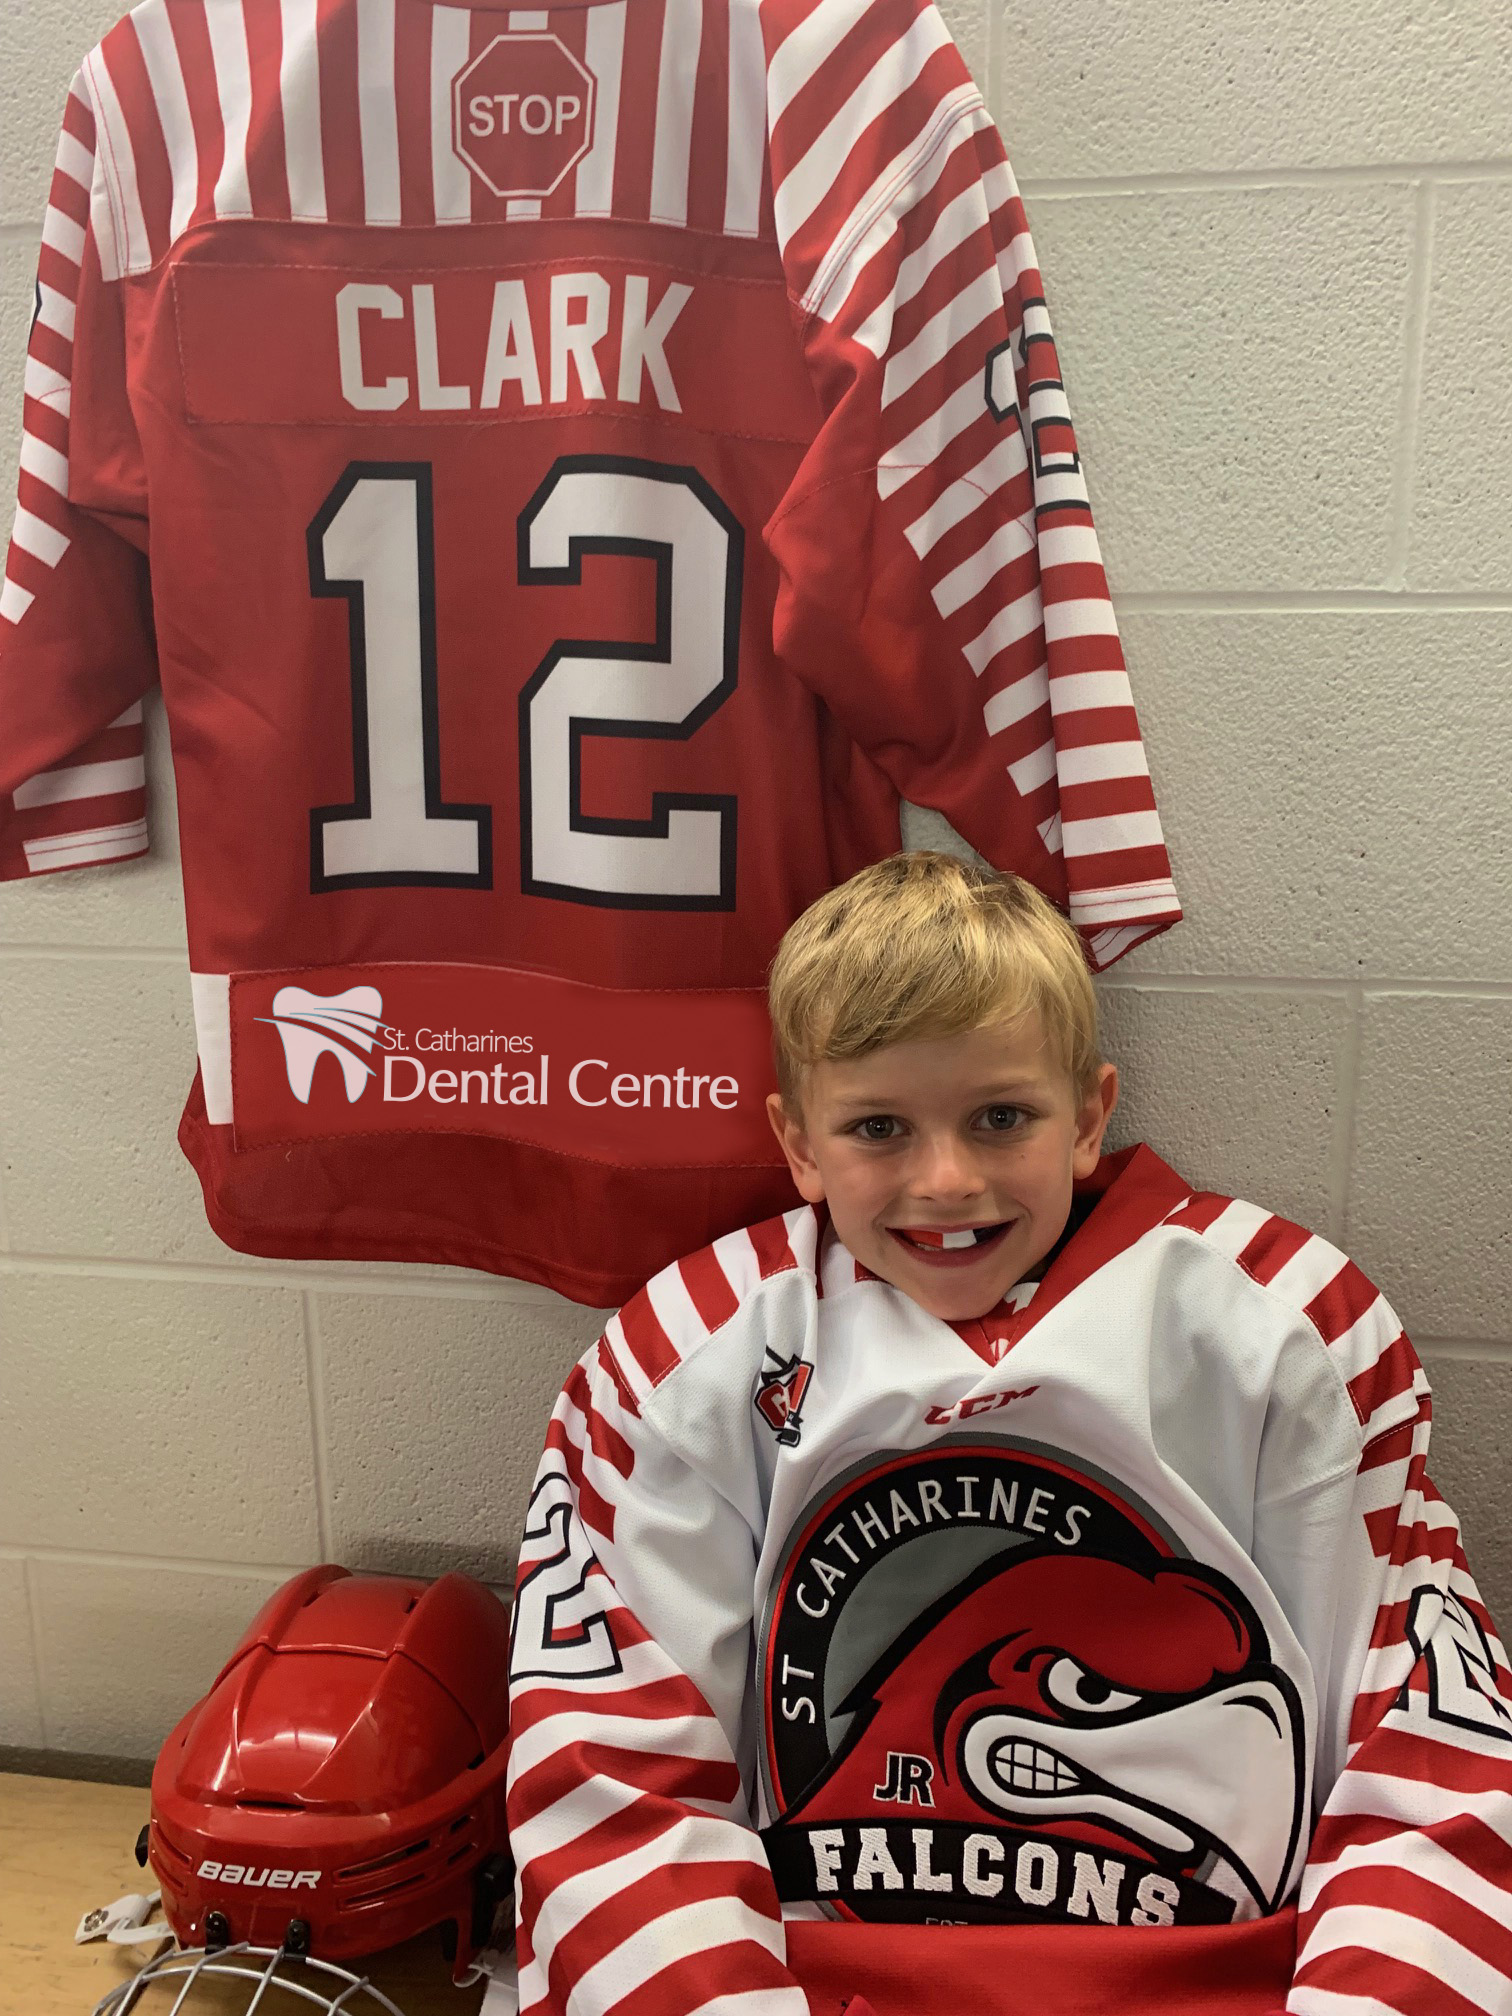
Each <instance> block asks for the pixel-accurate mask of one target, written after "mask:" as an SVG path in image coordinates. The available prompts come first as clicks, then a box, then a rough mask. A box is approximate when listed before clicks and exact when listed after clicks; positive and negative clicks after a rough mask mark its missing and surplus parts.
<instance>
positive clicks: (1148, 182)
mask: <svg viewBox="0 0 1512 2016" xmlns="http://www.w3.org/2000/svg"><path fill="white" fill-rule="evenodd" d="M1509 179H1512V160H1501V159H1498V158H1495V157H1493V158H1491V159H1489V160H1484V161H1476V160H1444V161H1351V162H1347V163H1340V164H1339V165H1338V166H1335V167H1320V168H1296V167H1290V166H1285V165H1282V164H1279V163H1278V164H1276V165H1274V166H1272V167H1254V168H1212V169H1195V170H1194V169H1191V168H1162V169H1151V170H1149V171H1147V172H1144V173H1139V172H1136V173H1133V174H1127V173H1126V174H1122V175H1045V176H1026V177H1025V178H1024V180H1023V181H1022V182H1021V183H1020V185H1019V186H1020V188H1021V189H1022V191H1023V195H1024V200H1025V202H1026V203H1028V204H1030V205H1031V206H1032V205H1033V204H1034V203H1037V202H1045V201H1055V200H1057V199H1060V198H1071V197H1077V196H1191V195H1201V194H1203V193H1204V192H1205V191H1206V190H1209V189H1326V188H1329V187H1330V186H1337V187H1341V188H1350V187H1356V188H1357V187H1359V186H1360V185H1361V184H1367V185H1368V184H1370V183H1372V182H1435V183H1437V182H1505V181H1507V180H1509ZM1033 221H1034V219H1033V214H1032V209H1031V215H1030V223H1031V224H1032V223H1033Z"/></svg>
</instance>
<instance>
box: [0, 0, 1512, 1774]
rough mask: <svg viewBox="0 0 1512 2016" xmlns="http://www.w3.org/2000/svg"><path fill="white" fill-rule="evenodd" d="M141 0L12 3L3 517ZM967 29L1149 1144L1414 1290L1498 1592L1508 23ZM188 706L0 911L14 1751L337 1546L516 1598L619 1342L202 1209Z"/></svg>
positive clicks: (1283, 20)
mask: <svg viewBox="0 0 1512 2016" xmlns="http://www.w3.org/2000/svg"><path fill="white" fill-rule="evenodd" d="M115 11H116V6H115V0H28V5H27V7H26V8H25V9H21V8H13V9H11V10H8V14H7V19H6V21H5V24H4V26H3V28H0V77H3V79H4V91H5V101H4V108H3V113H0V174H3V184H0V373H3V378H0V414H3V415H4V416H5V417H4V421H3V424H0V457H3V458H4V460H3V466H0V479H3V487H4V488H5V489H6V490H7V491H8V490H9V487H10V472H11V469H12V468H13V454H14V445H15V441H16V438H17V434H18V430H19V418H20V405H21V358H22V349H23V342H24V334H25V328H26V322H27V318H28V314H29V310H30V296H31V281H32V267H33V259H34V250H35V243H36V235H37V227H38V222H39V219H40V217H41V213H42V207H43V201H44V196H45V192H46V187H47V180H48V174H49V170H50V164H51V158H52V149H53V141H54V131H55V121H56V119H57V116H58V113H59V111H60V109H61V105H62V101H63V96H64V92H65V90H66V88H67V83H68V79H69V77H70V75H71V73H72V69H73V67H74V64H75V62H76V61H77V58H78V56H79V55H80V54H81V53H82V52H83V50H84V49H85V48H86V47H87V46H88V45H89V44H90V43H91V42H92V41H93V40H94V39H95V37H96V36H97V35H98V34H100V33H101V32H102V31H103V30H104V28H105V27H106V26H108V24H109V22H110V20H111V19H112V18H113V16H114V13H115ZM949 11H950V14H951V18H952V22H953V25H954V27H955V29H956V32H957V34H958V36H959V38H960V40H961V43H962V46H963V48H964V50H965V53H966V56H967V59H968V61H969V62H970V63H971V65H972V67H973V69H974V70H975V72H976V75H977V76H978V78H979V79H980V80H981V81H982V83H983V84H984V86H985V87H986V88H987V90H988V92H989V94H990V98H991V102H992V105H993V108H994V110H995V112H996V114H997V117H998V120H999V123H1000V125H1001V127H1002V129H1003V133H1004V136H1005V138H1006V140H1007V142H1008V147H1009V152H1010V154H1011V156H1012V158H1013V160H1014V162H1015V165H1016V167H1017V169H1018V172H1019V175H1020V178H1021V179H1022V181H1023V183H1024V185H1025V193H1026V196H1027V197H1028V200H1029V206H1030V216H1031V221H1032V223H1033V226H1034V230H1035V235H1036V238H1037V241H1038V244H1039V249H1040V254H1041V258H1042V262H1043V264H1044V267H1045V270H1046V273H1047V275H1048V283H1049V293H1050V299H1051V305H1052V309H1053V311H1054V312H1055V315H1056V322H1057V328H1058V331H1059V334H1060V338H1061V347H1062V352H1063V355H1064V358H1065V361H1066V366H1067V375H1068V379H1069V382H1070V385H1071V390H1072V397H1073V404H1074V411H1075V413H1076V416H1077V421H1078V426H1079V429H1080V432H1081V436H1082V442H1083V446H1084V449H1085V451H1086V454H1087V459H1088V463H1089V468H1090V476H1091V483H1092V489H1093V497H1094V502H1095V504H1096V506H1097V510H1098V517H1099V523H1100V525H1101V528H1102V534H1103V540H1104V549H1105V552H1106V555H1107V559H1108V564H1109V572H1110V574H1111V577H1112V581H1113V587H1114V592H1115V595H1116V597H1117V599H1118V602H1119V607H1120V610H1121V612H1122V617H1123V622H1124V627H1125V632H1126V636H1127V642H1128V649H1129V656H1130V660H1131V663H1132V669H1133V673H1134V678H1135V685H1136V692H1137V696H1138V700H1139V704H1140V712H1141V714H1142V717H1143V720H1144V725H1145V734H1146V738H1147V741H1148V743H1149V747H1150V753H1151V758H1152V762H1153V766H1154V769H1155V774H1156V780H1157V785H1158V788H1159V792H1160V799H1161V805H1162V808H1163V810H1164V813H1165V816H1166V822H1167V830H1168V832H1169V834H1170V836H1171V841H1172V852H1173V855H1174V857H1175V861H1176V866H1177V871H1178V876H1179V879H1180V883H1181V887H1182V890H1183V893H1184V895H1185V899H1186V903H1187V907H1188V922H1187V923H1186V924H1185V925H1183V926H1182V928H1181V929H1180V930H1179V931H1178V932H1176V933H1175V934H1173V935H1171V936H1170V937H1168V938H1165V939H1163V940H1161V941H1159V943H1157V944H1156V945H1155V946H1154V947H1152V948H1150V949H1148V950H1146V951H1145V952H1144V953H1142V954H1136V955H1135V956H1134V957H1133V958H1132V959H1131V960H1129V961H1128V962H1126V963H1125V964H1124V965H1123V966H1121V967H1119V968H1118V969H1117V971H1116V974H1115V976H1114V978H1113V979H1111V980H1110V981H1109V982H1108V983H1107V984H1106V986H1105V988H1104V993H1103V998H1104V1003H1105V1007H1106V1011H1107V1024H1108V1042H1109V1047H1110V1050H1111V1051H1112V1053H1113V1054H1114V1055H1115V1056H1116V1057H1117V1058H1118V1059H1119V1060H1120V1061H1121V1063H1122V1064H1123V1066H1124V1070H1125V1074H1126V1078H1125V1082H1126V1087H1127V1096H1126V1104H1125V1109H1124V1114H1123V1118H1122V1132H1123V1135H1124V1137H1125V1138H1130V1137H1132V1136H1134V1135H1136V1134H1145V1135H1147V1136H1148V1138H1150V1139H1151V1140H1152V1141H1153V1142H1154V1143H1155V1144H1156V1145H1157V1146H1159V1147H1161V1148H1162V1149H1163V1150H1164V1151H1165V1152H1166V1153H1167V1154H1168V1155H1169V1156H1170V1157H1171V1158H1172V1159H1173V1160H1174V1161H1176V1162H1177V1163H1178V1164H1179V1165H1180V1166H1181V1167H1182V1168H1183V1169H1184V1171H1185V1172H1186V1173H1187V1174H1188V1175H1189V1176H1190V1177H1192V1178H1193V1179H1196V1180H1200V1181H1201V1182H1203V1183H1205V1184H1208V1185H1211V1186H1214V1187H1219V1188H1231V1189H1237V1190H1239V1191H1241V1192H1244V1193H1246V1194H1249V1195H1251V1196H1253V1197H1255V1198H1256V1199H1258V1200H1260V1201H1263V1202H1265V1203H1268V1204H1270V1205H1271V1206H1273V1207H1274V1208H1276V1209H1278V1210H1281V1211H1285V1212H1288V1213H1290V1214H1292V1215H1294V1216H1296V1217H1298V1218H1300V1219H1301V1220H1302V1221H1303V1222H1305V1223H1306V1224H1308V1225H1311V1226H1314V1227H1316V1228H1317V1229H1319V1230H1321V1231H1323V1232H1325V1233H1327V1234H1328V1235H1329V1236H1330V1237H1332V1238H1333V1239H1335V1240H1337V1241H1339V1242H1340V1243H1341V1244H1344V1245H1346V1246H1347V1247H1348V1249H1349V1250H1350V1251H1351V1252H1352V1254H1353V1255H1354V1257H1355V1258H1356V1259H1357V1260H1358V1261H1359V1262H1360V1263H1361V1265H1362V1266H1364V1267H1365V1268H1366V1269H1367V1271H1369V1272H1370V1273H1371V1274H1372V1275H1374V1276H1375V1277H1376V1278H1377V1279H1378V1280H1379V1281H1380V1282H1381V1283H1382V1284H1383V1286H1385V1288H1386V1289H1387V1292H1388V1293H1389V1294H1390V1295H1391V1296H1392V1297H1393V1299H1394V1300H1395V1301H1396V1303H1397V1305H1398V1307H1399V1308H1400V1310H1401V1311H1402V1313H1403V1315H1404V1317H1405V1319H1406V1321H1407V1323H1408V1326H1409V1329H1410V1330H1411V1331H1412V1332H1413V1334H1414V1336H1415V1338H1416V1341H1417V1343H1418V1345H1419V1347H1420V1349H1421V1350H1422V1352H1423V1355H1424V1357H1425V1358H1426V1360H1427V1364H1428V1369H1429V1372H1430V1375H1431V1377H1432V1380H1433V1383H1434V1386H1435V1388H1436V1389H1437V1392H1438V1395H1439V1402H1440V1408H1439V1426H1438V1430H1437V1433H1436V1438H1435V1448H1436V1450H1437V1461H1436V1464H1435V1472H1436V1475H1437V1478H1438V1482H1439V1484H1440V1486H1441V1488H1442V1489H1443V1490H1444V1492H1445V1494H1446V1495H1447V1496H1448V1497H1449V1498H1450V1500H1451V1502H1453V1503H1455V1504H1456V1505H1457V1506H1458V1507H1459V1509H1460V1511H1461V1513H1462V1515H1463V1517H1464V1521H1465V1525H1466V1529H1467V1534H1468V1539H1469V1546H1470V1553H1471V1558H1472V1561H1473V1562H1474V1564H1475V1565H1476V1567H1477V1570H1478V1572H1479V1575H1480V1578H1481V1581H1482V1584H1483V1587H1484V1588H1485V1590H1486V1593H1487V1595H1488V1597H1489V1598H1490V1600H1491V1602H1492V1604H1493V1607H1494V1608H1496V1607H1499V1609H1500V1613H1501V1615H1502V1617H1503V1619H1504V1620H1505V1619H1506V1618H1508V1617H1509V1616H1512V1508H1509V1506H1508V1503H1507V1487H1508V1484H1509V1482H1512V1476H1509V1463H1508V1457H1507V1453H1506V1452H1507V1434H1506V1426H1505V1424H1506V1422H1507V1420H1508V1418H1509V1414H1512V1314H1509V1304H1512V1233H1509V1229H1508V1227H1509V1221H1512V1173H1509V1159H1508V1151H1507V1148H1506V1145H1505V1134H1506V1125H1507V1116H1508V1113H1509V1110H1512V1061H1509V1060H1512V793H1509V790H1508V775H1509V770H1512V677H1509V674H1508V664H1509V658H1512V541H1509V535H1508V531H1507V528H1508V526H1509V525H1512V345H1509V343H1508V339H1507V333H1506V332H1507V329H1508V327H1509V324H1512V123H1509V118H1508V111H1507V107H1508V104H1509V102H1512V11H1509V10H1508V8H1507V6H1506V5H1505V0H1460V4H1459V5H1457V6H1456V7H1454V8H1453V9H1450V8H1447V7H1441V6H1440V7H1430V8H1424V7H1421V6H1420V5H1417V4H1416V0H1335V4H1334V5H1332V6H1329V7H1326V8H1319V7H1317V6H1316V5H1315V4H1304V0H1266V4H1264V5H1261V4H1260V0H1159V4H1158V5H1156V4H1154V0H1131V4H1123V5H1119V6H1116V7H1114V6H1108V5H1106V4H1103V0H1070V4H1067V0H1053V4H1052V0H1018V4H1016V5H1015V6H1014V7H1013V8H1012V9H1011V10H1010V11H1008V12H1006V13H1002V14H996V13H989V12H987V11H985V9H984V6H983V4H982V0H956V4H955V5H953V6H952V7H951V8H950V10H949ZM156 726H157V727H158V729H159V732H158V734H157V735H156V737H155V745H154V748H155V762H156V767H157V782H158V792H157V799H156V816H157V832H158V836H159V838H158V846H157V851H156V853H155V855H154V857H153V858H152V859H151V860H149V861H147V862H145V863H142V864H137V865H133V866H128V867H124V868H117V869H106V870H99V871H94V872H93V873H86V874H81V875H78V876H62V877H55V878H52V879H51V880H49V881H47V882H45V883H41V884H38V885H37V886H34V887H29V888H25V889H17V888H15V887H14V886H11V887H10V888H8V889H7V890H5V891H3V892H0V1338H3V1357H0V1744H6V1745H13V1746H25V1747H32V1748H37V1747H49V1748H53V1749H58V1750H65V1751H69V1750H72V1751H90V1752H106V1753H114V1754H118V1755H137V1756H148V1755H150V1754H151V1753H152V1752H153V1751H154V1750H155V1749H156V1747H157V1745H158V1743H159V1742H160V1740H161V1738H162V1736H163V1735H164V1733H165V1731H166V1729H167V1727H168V1725H169V1723H170V1722H171V1720H172V1719H173V1717H174V1716H175V1715H176V1714H177V1712H178V1711H179V1710H180V1709H181V1708H182V1706H183V1705H184V1704H185V1703H186V1702H187V1701H188V1700H189V1699H191V1698H192V1697H193V1695H194V1694H195V1692H196V1691H197V1690H198V1689H199V1688H200V1687H201V1686H202V1684H203V1683H204V1681H205V1680H206V1678H207V1677H208V1675H209V1674H210V1673H211V1671H212V1670H213V1669H214V1667H215V1666H216V1664H217V1663H218V1661H219V1660H220V1659H221V1658H222V1656H223V1655H224V1653H225V1651H226V1650H227V1648H228V1646H229V1645H230V1643H231V1642H232V1641H233V1640H234V1638H235V1636H236V1635H237V1633H238V1632H239V1630H240V1628H241V1626H242V1625H243V1623H244V1622H245V1621H246V1619H247V1617H248V1616H249V1615H250V1613H251V1611H252V1609H253V1607H254V1605H255V1604H256V1602H257V1601H258V1600H259V1599H260V1598H261V1596H262V1595H263V1594H264V1593H265V1592H266V1591H267V1590H268V1589H269V1588H270V1587H271V1586H272V1585H273V1584H274V1583H276V1582H277V1581H278V1580H279V1579H280V1578H282V1577H283V1576H284V1575H286V1574H288V1573H289V1572H290V1571H291V1570H293V1569H294V1568H297V1567H299V1566H301V1565H303V1564H304V1563H307V1562H310V1561H314V1560H317V1559H319V1558H321V1557H322V1556H327V1557H334V1558H337V1559H340V1560H343V1561H346V1562H348V1563H350V1564H352V1565H353V1566H357V1567H369V1568H373V1567H395V1568H403V1569H415V1570H419V1571H422V1572H426V1573H429V1572H434V1571H437V1570H440V1569H442V1568H444V1567H447V1566H449V1565H453V1564H457V1565H461V1566H464V1567H468V1568H471V1569H473V1570H475V1571H477V1572H479V1573H482V1574H484V1575H485V1576H488V1577H490V1578H491V1579H494V1580H497V1581H504V1580H507V1578H508V1575H509V1572H510V1567H511V1562H512V1553H513V1542H514V1536H515V1533H516V1530H517V1527H518V1524H519V1519H520V1513H521V1506H522V1500H523V1494H524V1489H525V1484H526V1480H527V1477H528V1474H529V1472H530V1470H531V1467H532V1465H533V1462H534V1459H535V1453H536V1448H537V1444H538V1440H539V1436H540V1433H541V1429H542V1423H543V1420H544V1417H545V1413H546V1411H547V1408H548V1405H549V1403H550V1400H551V1397H552V1395H553V1394H554V1392H555V1389H556V1387H557V1385H558V1383H559V1381H560V1379H561V1377H562V1375H563V1373H564V1372H565V1370H566V1368H567V1366H568V1365H569V1364H570V1362H571V1360H572V1359H573V1357H574V1356H575V1355H576V1353H577V1352H578V1351H579V1349H580V1348H581V1347H582V1346H583V1345H584V1344H586V1343H587V1342H588V1341H589V1339H590V1338H591V1336H592V1335H593V1334H594V1332H595V1329H596V1323H595V1320H594V1318H593V1316H592V1314H591V1313H590V1312H587V1311H584V1310H580V1309H577V1308H575V1307H573V1306H572V1305H570V1304H567V1303H564V1302H561V1301H558V1300H556V1299H555V1298H553V1297H551V1296H548V1295H546V1294H544V1293H542V1292H540V1291H537V1290H534V1289H531V1288H526V1287H521V1286H518V1285H515V1284H511V1283H507V1282H499V1281H494V1280H490V1279H487V1278H485V1277H482V1276H476V1277H475V1276H468V1275H463V1274H458V1273H449V1272H446V1271H444V1270H439V1269H438V1270H429V1271H425V1270H406V1269H400V1268H381V1267H370V1268H362V1269H359V1268H355V1267H301V1266H293V1265H289V1266H279V1265H269V1264H263V1263H258V1262H250V1261H246V1260H242V1259H240V1258H239V1257H238V1256H236V1255H235V1254H233V1253H231V1252H229V1251H227V1250H226V1249H225V1248H223V1247H221V1246H219V1245H218V1244H217V1243H216V1241H215V1240H214V1239H213V1238H212V1237H211V1235H210V1233H209V1232H208V1230H207V1229H206V1227H205V1224H204V1221H203V1218H202V1215H201V1211H200V1204H199V1196H198V1190H197V1186H196V1184H195V1180H194V1178H193V1176H192V1175H191V1173H190V1171H189V1169H188V1167H187V1165H186V1164H185V1163H184V1162H182V1161H181V1160H180V1158H179V1156H178V1152H177V1150H176V1148H175V1147H174V1145H173V1129H174V1123H175V1120H176V1117H177V1114H178V1110H179V1105H180V1102H181V1099H182V1095H183V1092H184V1089H185V1086H186V1083H187V1081H188V1078H189V1075H190V1072H191V1070H192V1066H193V1043H192V1038H191V1030H190V1016H189V998H188V988H187V985H186V981H185V962H184V951H183V939H182V925H181V911H180V903H179V896H178V888H177V870H176V864H175V861H174V858H173V846H172V839H171V834H170V833H169V832H168V831H167V826H168V821H169V818H170V801H169V797H168V790H167V784H168V779H167V776H166V766H165V764H164V762H163V736H162V734H161V732H160V731H161V724H160V723H158V724H156ZM926 830H927V829H926Z"/></svg>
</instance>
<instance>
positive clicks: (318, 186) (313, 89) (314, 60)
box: [278, 0, 326, 224]
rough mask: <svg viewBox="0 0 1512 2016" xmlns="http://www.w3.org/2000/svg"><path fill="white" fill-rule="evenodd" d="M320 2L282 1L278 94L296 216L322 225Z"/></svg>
mask: <svg viewBox="0 0 1512 2016" xmlns="http://www.w3.org/2000/svg"><path fill="white" fill-rule="evenodd" d="M316 4H317V0H279V11H280V15H281V25H282V29H283V39H282V46H281V50H280V54H279V59H278V93H279V103H280V106H281V108H282V111H283V129H284V165H285V168H286V170H287V172H288V179H289V210H290V214H291V216H293V217H295V218H297V219H299V220H301V221H303V222H307V223H315V224H323V223H324V222H325V216H326V192H325V156H324V153H323V152H322V150H321V141H320V67H319V65H320V45H319V42H318V40H317V38H316Z"/></svg>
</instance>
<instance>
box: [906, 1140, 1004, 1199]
mask: <svg viewBox="0 0 1512 2016" xmlns="http://www.w3.org/2000/svg"><path fill="white" fill-rule="evenodd" d="M909 1176H910V1180H909V1186H908V1187H909V1189H910V1191H911V1192H912V1194H913V1195H914V1196H915V1197H918V1198H926V1197H928V1198H942V1197H977V1196H980V1195H981V1193H982V1191H983V1189H984V1188H985V1187H986V1185H985V1183H984V1180H983V1178H982V1175H981V1172H980V1170H979V1169H978V1168H977V1164H976V1157H975V1156H974V1155H973V1154H972V1152H971V1150H970V1148H969V1147H967V1146H966V1145H965V1143H963V1142H960V1141H956V1140H953V1139H950V1138H946V1139H943V1140H938V1141H923V1142H921V1143H920V1144H919V1148H918V1152H917V1154H916V1156H915V1160H914V1166H913V1168H912V1170H911V1171H910V1172H909Z"/></svg>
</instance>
